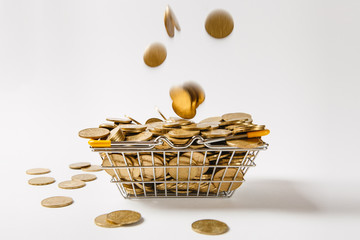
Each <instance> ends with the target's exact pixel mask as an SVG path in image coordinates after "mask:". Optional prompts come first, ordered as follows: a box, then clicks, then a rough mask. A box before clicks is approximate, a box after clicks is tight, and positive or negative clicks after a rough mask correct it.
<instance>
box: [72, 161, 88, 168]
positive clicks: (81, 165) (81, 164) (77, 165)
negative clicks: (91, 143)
mask: <svg viewBox="0 0 360 240" xmlns="http://www.w3.org/2000/svg"><path fill="white" fill-rule="evenodd" d="M90 166H91V163H89V162H77V163H72V164H70V165H69V168H71V169H81V168H86V167H90Z"/></svg>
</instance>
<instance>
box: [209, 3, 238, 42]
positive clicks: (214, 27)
mask: <svg viewBox="0 0 360 240" xmlns="http://www.w3.org/2000/svg"><path fill="white" fill-rule="evenodd" d="M205 29H206V31H207V33H208V34H209V35H210V36H212V37H214V38H225V37H227V36H228V35H230V33H231V32H232V31H233V29H234V21H233V19H232V17H231V15H230V14H229V13H228V12H227V11H225V10H221V9H219V10H214V11H212V12H211V13H210V14H209V15H208V17H207V19H206V21H205Z"/></svg>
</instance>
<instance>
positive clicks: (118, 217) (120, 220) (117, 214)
mask: <svg viewBox="0 0 360 240" xmlns="http://www.w3.org/2000/svg"><path fill="white" fill-rule="evenodd" d="M106 219H107V220H108V221H109V222H111V223H115V224H121V225H127V224H132V223H136V222H138V221H140V219H141V214H140V213H138V212H135V211H130V210H120V211H114V212H111V213H109V214H108V215H107V216H106Z"/></svg>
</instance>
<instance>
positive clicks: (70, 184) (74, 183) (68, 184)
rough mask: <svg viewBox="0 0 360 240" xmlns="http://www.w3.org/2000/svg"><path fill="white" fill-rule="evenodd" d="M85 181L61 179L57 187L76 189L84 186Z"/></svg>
mask: <svg viewBox="0 0 360 240" xmlns="http://www.w3.org/2000/svg"><path fill="white" fill-rule="evenodd" d="M85 185H86V184H85V183H84V182H83V181H80V180H68V181H63V182H61V183H59V185H58V186H59V188H62V189H77V188H82V187H85Z"/></svg>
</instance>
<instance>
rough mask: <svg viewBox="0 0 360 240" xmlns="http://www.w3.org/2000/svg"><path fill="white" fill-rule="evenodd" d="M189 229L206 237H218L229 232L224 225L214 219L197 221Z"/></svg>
mask: <svg viewBox="0 0 360 240" xmlns="http://www.w3.org/2000/svg"><path fill="white" fill-rule="evenodd" d="M191 227H192V229H193V230H194V231H195V232H197V233H201V234H206V235H220V234H223V233H226V232H227V231H229V227H228V225H226V223H224V222H221V221H218V220H214V219H203V220H198V221H196V222H193V224H191Z"/></svg>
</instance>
